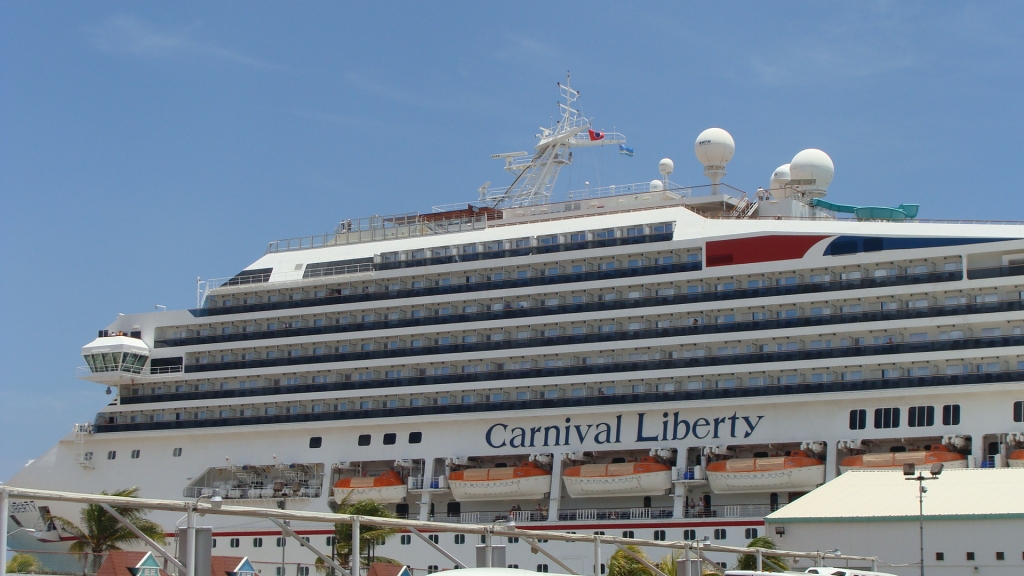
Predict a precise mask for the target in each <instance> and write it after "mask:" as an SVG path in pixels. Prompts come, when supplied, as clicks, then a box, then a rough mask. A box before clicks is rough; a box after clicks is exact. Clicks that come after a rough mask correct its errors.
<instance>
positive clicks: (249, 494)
mask: <svg viewBox="0 0 1024 576" xmlns="http://www.w3.org/2000/svg"><path fill="white" fill-rule="evenodd" d="M213 490H214V488H213V487H212V486H188V487H186V488H185V490H184V491H183V494H182V495H183V496H184V497H185V498H199V497H201V496H207V497H209V496H213ZM321 494H322V490H321V488H320V487H319V486H309V485H304V486H302V487H301V488H300V489H299V490H298V491H297V492H295V491H292V489H291V487H289V486H286V487H285V488H284V489H282V490H280V491H276V490H274V489H273V488H271V487H240V488H238V487H236V488H220V495H221V497H222V498H224V499H225V500H267V499H271V498H319V497H320V496H321Z"/></svg>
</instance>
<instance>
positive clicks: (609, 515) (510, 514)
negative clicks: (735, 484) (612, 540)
mask: <svg viewBox="0 0 1024 576" xmlns="http://www.w3.org/2000/svg"><path fill="white" fill-rule="evenodd" d="M780 507H781V505H771V504H725V505H721V504H716V505H714V506H704V505H703V504H701V503H699V502H697V503H696V506H694V507H692V508H687V507H684V508H683V511H682V516H681V518H764V517H765V516H767V515H768V514H770V513H772V512H774V511H775V510H778V509H779V508H780ZM672 518H676V516H674V515H673V510H672V508H669V507H652V508H646V507H644V508H581V509H570V510H559V512H558V520H559V521H561V522H602V521H619V520H667V519H672ZM446 520H447V521H448V522H458V523H463V524H475V523H484V524H489V523H491V522H495V521H499V520H512V521H514V522H517V523H529V522H545V521H547V520H548V512H547V511H546V510H511V511H504V510H503V511H496V510H479V511H473V512H462V513H459V514H448V515H447V518H446Z"/></svg>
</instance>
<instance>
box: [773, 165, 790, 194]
mask: <svg viewBox="0 0 1024 576" xmlns="http://www.w3.org/2000/svg"><path fill="white" fill-rule="evenodd" d="M789 178H790V175H789V164H783V165H782V166H779V167H778V168H776V169H775V172H772V179H771V183H770V184H769V185H768V189H769V190H778V189H780V188H785V187H786V185H787V184H789Z"/></svg>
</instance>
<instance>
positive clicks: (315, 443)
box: [309, 436, 324, 448]
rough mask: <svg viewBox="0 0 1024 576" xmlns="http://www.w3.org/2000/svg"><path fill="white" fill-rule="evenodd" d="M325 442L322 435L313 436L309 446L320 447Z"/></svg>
mask: <svg viewBox="0 0 1024 576" xmlns="http://www.w3.org/2000/svg"><path fill="white" fill-rule="evenodd" d="M323 444H324V439H323V438H322V437H320V436H313V437H312V438H310V439H309V447H310V448H319V447H321V446H323Z"/></svg>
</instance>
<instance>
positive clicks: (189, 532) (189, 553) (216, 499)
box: [179, 488, 224, 576]
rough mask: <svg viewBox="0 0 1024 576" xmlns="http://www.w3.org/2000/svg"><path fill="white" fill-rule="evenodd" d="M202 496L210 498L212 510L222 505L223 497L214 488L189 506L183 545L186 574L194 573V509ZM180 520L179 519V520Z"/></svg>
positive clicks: (193, 574)
mask: <svg viewBox="0 0 1024 576" xmlns="http://www.w3.org/2000/svg"><path fill="white" fill-rule="evenodd" d="M203 498H208V499H209V500H210V507H211V508H213V509H214V510H220V507H221V506H223V505H224V498H222V497H221V495H220V489H219V488H214V489H213V492H212V493H210V494H202V495H200V496H199V498H196V501H195V503H193V504H192V507H191V508H189V510H188V514H187V515H186V517H187V519H188V520H187V522H186V524H185V546H186V552H185V556H186V560H187V562H186V564H185V574H186V576H195V575H196V511H197V510H198V508H199V501H200V500H202V499H203ZM179 522H180V520H179Z"/></svg>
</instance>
